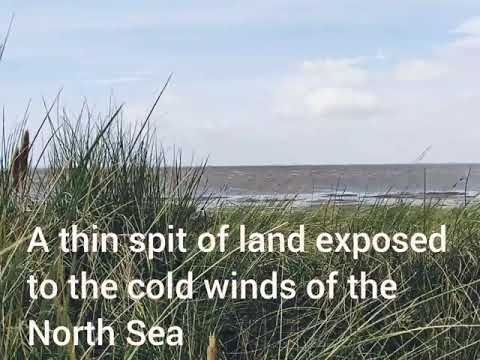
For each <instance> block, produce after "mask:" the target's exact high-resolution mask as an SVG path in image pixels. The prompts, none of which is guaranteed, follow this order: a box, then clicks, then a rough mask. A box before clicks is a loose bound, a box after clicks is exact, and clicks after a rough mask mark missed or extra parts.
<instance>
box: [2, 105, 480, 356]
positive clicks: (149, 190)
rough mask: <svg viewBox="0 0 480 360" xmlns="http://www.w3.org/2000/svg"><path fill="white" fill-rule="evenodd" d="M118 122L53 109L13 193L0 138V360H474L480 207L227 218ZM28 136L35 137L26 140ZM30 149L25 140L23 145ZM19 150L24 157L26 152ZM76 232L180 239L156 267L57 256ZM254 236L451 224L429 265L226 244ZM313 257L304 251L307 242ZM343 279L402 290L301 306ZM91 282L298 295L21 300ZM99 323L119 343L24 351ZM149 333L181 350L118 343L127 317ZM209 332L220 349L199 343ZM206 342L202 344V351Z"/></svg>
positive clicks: (238, 211)
mask: <svg viewBox="0 0 480 360" xmlns="http://www.w3.org/2000/svg"><path fill="white" fill-rule="evenodd" d="M120 114H121V112H112V114H111V115H110V116H109V117H108V118H107V120H106V121H105V122H103V123H102V125H100V126H98V125H97V123H96V122H94V121H91V115H89V114H88V111H86V110H85V111H84V112H83V115H82V116H80V117H79V120H78V121H76V122H71V121H70V120H69V119H68V118H66V117H63V116H59V117H58V118H57V119H52V118H51V116H50V112H48V114H47V116H46V118H45V122H44V125H45V127H44V128H43V129H42V130H41V131H43V132H44V133H45V134H46V136H44V138H45V137H46V139H47V140H46V141H45V145H43V146H41V145H40V144H38V143H35V141H32V144H30V145H29V148H30V149H31V151H30V155H29V163H30V165H29V170H28V172H27V171H26V172H25V178H24V179H23V180H22V181H23V184H24V185H23V186H22V188H23V189H24V190H19V189H18V188H17V186H16V183H15V182H12V181H11V170H10V169H11V168H12V166H13V167H15V166H16V165H15V164H14V163H13V164H12V162H11V161H12V158H13V161H15V158H18V156H17V157H12V154H13V153H14V152H15V147H16V146H17V144H19V143H21V137H22V134H23V133H24V132H23V130H24V129H23V127H21V128H20V129H18V130H17V131H16V132H14V133H13V134H12V136H10V137H8V136H7V135H6V134H3V136H2V139H3V141H2V144H1V149H2V156H1V159H0V166H1V168H0V170H1V172H0V301H1V305H0V306H1V308H0V357H2V358H5V359H63V358H65V359H100V358H102V359H165V360H167V359H168V360H170V359H202V358H206V356H207V351H210V354H211V355H210V356H213V355H212V354H213V353H214V352H215V355H216V359H245V360H247V359H248V360H250V359H252V360H253V359H277V360H279V359H295V360H302V359H304V360H311V359H477V358H479V357H480V327H479V325H480V264H479V262H480V260H479V259H480V258H479V255H480V241H479V239H480V209H479V208H477V207H475V206H471V207H466V208H462V209H442V208H439V207H435V206H425V207H423V208H421V207H414V206H410V205H405V204H403V205H397V206H386V205H385V206H384V205H382V204H378V205H375V206H359V207H337V206H335V204H330V205H328V206H323V207H319V208H315V209H302V210H298V209H292V208H290V207H289V206H288V204H283V205H275V204H273V206H268V207H267V206H264V205H255V206H244V207H237V208H223V207H222V206H221V204H220V205H218V204H217V206H215V207H208V206H207V205H208V204H207V202H208V196H204V195H205V194H204V192H203V184H204V181H203V180H204V179H203V168H202V167H183V166H182V164H181V158H180V157H179V156H177V157H176V158H175V159H174V160H173V163H172V162H170V161H167V159H166V156H165V153H164V152H163V150H162V148H161V147H160V146H159V145H158V144H157V143H156V142H155V140H154V139H155V135H154V132H153V129H151V128H150V127H149V125H148V122H145V124H144V125H143V126H141V127H140V128H139V129H138V130H136V131H135V130H130V129H128V128H126V127H124V125H123V123H122V121H121V120H120V117H119V116H120ZM34 138H38V137H37V136H35V137H34ZM29 142H30V140H29ZM22 148H23V147H22ZM223 223H226V224H230V226H231V229H232V233H231V241H230V242H229V243H228V244H227V246H228V249H227V251H226V252H225V253H219V252H213V253H209V254H203V253H199V252H198V251H197V250H196V249H195V246H194V245H193V239H194V238H195V237H196V235H198V234H200V233H201V232H204V231H209V230H210V231H214V230H218V228H219V227H220V225H221V224H223ZM72 224H77V225H78V226H79V227H80V228H81V229H84V230H85V231H88V230H89V229H90V226H91V225H92V224H96V225H97V226H98V228H99V230H101V231H105V232H107V231H111V232H115V233H118V234H128V233H132V232H134V231H139V232H157V231H159V232H163V231H166V230H167V226H168V224H173V225H175V226H177V227H180V226H181V227H183V228H185V229H186V231H187V232H188V234H189V237H188V239H187V240H188V241H187V244H188V245H189V248H190V250H189V252H188V253H186V254H183V253H178V254H170V255H168V256H159V257H157V258H155V259H153V260H151V261H149V260H148V259H146V257H145V256H144V255H140V254H136V255H132V254H130V253H129V252H128V251H127V247H126V246H122V245H121V246H120V251H119V252H118V253H115V254H113V253H107V254H83V253H77V254H64V253H61V252H60V251H58V247H57V246H55V245H56V244H54V242H55V241H56V235H57V232H58V230H59V229H60V228H62V227H69V226H70V225H72ZM239 224H245V225H247V226H248V228H249V229H250V230H251V231H259V232H266V231H269V230H271V229H277V231H285V232H287V231H289V230H293V229H295V228H296V227H298V225H299V224H305V227H306V229H307V232H308V235H309V236H308V238H309V239H314V236H315V234H318V233H319V232H322V231H328V232H355V231H363V232H368V233H377V232H386V233H394V232H399V231H402V232H406V233H412V232H417V231H423V232H426V233H428V232H432V231H437V230H438V228H439V226H440V225H441V224H447V226H448V243H449V252H448V253H446V254H442V255H438V254H436V255H432V254H428V253H425V254H414V253H408V254H402V255H399V254H395V253H385V254H374V253H369V254H365V255H364V256H362V257H361V258H360V259H359V260H355V261H354V260H352V258H351V257H349V256H347V255H341V254H332V255H329V254H318V253H316V252H314V251H313V250H312V251H308V252H307V253H306V254H301V255H300V254H283V253H267V254H262V255H258V254H240V253H239V252H238V251H237V250H236V249H237V243H236V242H235V239H236V238H238V233H237V232H236V231H238V225H239ZM35 226H41V227H42V228H43V230H44V233H45V236H46V238H47V239H49V241H50V242H51V246H50V248H51V251H50V252H49V253H42V252H40V251H35V252H33V253H31V254H28V253H27V252H26V249H27V244H28V241H29V239H30V236H31V234H32V232H33V230H34V228H35ZM307 245H308V246H310V247H311V248H312V249H313V240H312V243H309V244H307ZM334 270H338V271H339V272H340V279H346V278H347V276H349V275H350V274H358V273H359V272H361V271H367V272H368V273H369V274H370V276H371V277H373V278H375V279H377V280H382V279H386V278H393V279H395V280H396V281H397V283H398V285H399V289H398V291H397V294H398V296H397V298H396V299H393V300H382V299H376V300H363V301H358V300H352V299H350V297H349V296H348V291H347V290H348V289H347V288H346V287H345V286H339V287H338V288H337V290H336V296H335V299H333V300H328V299H322V300H316V301H315V300H310V299H308V298H307V297H306V296H304V295H302V294H304V293H305V292H304V291H302V290H303V289H304V288H305V284H306V283H307V281H308V280H310V279H312V278H315V277H324V276H326V275H327V274H328V273H330V272H331V271H334ZM81 271H87V273H88V274H89V275H90V277H92V278H94V279H97V280H98V281H101V280H103V279H106V278H110V279H113V280H115V281H116V282H117V283H118V285H119V288H120V289H123V288H125V286H126V284H127V283H128V282H129V281H130V280H132V279H134V278H138V277H141V278H143V279H145V280H148V279H151V278H160V279H161V278H163V277H164V276H165V274H166V273H167V272H168V271H173V272H174V274H175V276H176V277H178V278H182V277H185V276H186V274H187V272H188V271H192V272H193V273H194V274H195V279H196V282H195V285H196V288H197V289H198V287H200V286H201V283H202V279H222V278H229V277H230V275H231V272H232V271H236V272H237V273H238V275H237V277H238V278H243V279H247V278H254V279H257V280H258V281H260V280H262V279H264V278H266V277H268V276H270V274H271V273H272V271H277V272H278V274H280V275H281V277H282V278H287V277H288V278H292V279H293V280H295V282H296V284H297V293H298V294H299V295H298V296H297V297H296V298H295V299H293V300H284V301H282V300H280V299H278V300H263V299H256V300H232V299H228V298H227V299H223V300H220V299H213V300H209V299H207V298H205V297H204V296H203V295H201V296H199V297H196V298H195V299H194V300H180V299H172V300H168V299H165V300H160V301H151V300H142V301H138V302H135V301H132V300H131V299H129V298H128V296H127V294H126V293H125V292H123V291H120V292H119V293H118V299H117V300H115V301H110V300H101V299H100V300H91V299H90V300H85V301H78V300H73V299H70V298H69V297H67V296H66V295H65V292H62V293H61V294H60V295H59V296H58V297H57V298H56V299H54V300H36V301H34V302H32V301H31V300H30V299H29V297H28V292H27V288H26V280H27V277H28V276H29V274H31V273H36V274H37V275H38V276H39V277H40V278H47V277H48V278H51V279H54V280H56V281H57V283H58V284H59V286H60V288H63V287H64V286H65V281H66V278H67V276H68V275H69V274H77V275H79V274H80V272H81ZM99 317H102V318H103V319H104V320H105V321H106V322H108V323H109V324H111V325H112V326H113V327H114V328H115V330H116V333H117V334H118V335H117V337H116V341H117V343H116V345H115V346H113V347H108V346H104V347H89V346H87V345H86V343H83V344H82V345H80V346H78V347H75V348H74V347H72V346H67V347H58V346H54V345H52V346H33V347H32V346H29V345H28V343H27V326H28V320H30V319H35V320H38V321H41V320H45V319H50V320H51V321H52V322H53V323H54V325H65V326H68V327H73V326H75V325H80V324H84V323H85V322H86V321H89V320H94V319H96V318H99ZM133 318H135V319H140V320H143V321H144V322H145V323H146V324H147V325H149V326H153V325H158V324H161V325H165V326H169V325H170V324H175V325H180V326H181V327H182V328H183V330H184V345H183V346H182V347H164V346H160V347H158V346H152V345H147V344H146V345H144V346H142V347H132V346H129V345H127V344H126V342H125V340H124V339H125V337H126V336H125V335H126V334H125V331H126V324H127V322H128V321H130V320H131V319H133ZM209 335H214V336H215V339H216V346H215V350H216V351H212V346H210V350H208V347H209ZM210 345H211V344H210Z"/></svg>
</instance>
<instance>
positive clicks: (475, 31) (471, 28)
mask: <svg viewBox="0 0 480 360" xmlns="http://www.w3.org/2000/svg"><path fill="white" fill-rule="evenodd" d="M452 32H453V33H454V34H459V35H470V36H478V35H480V16H479V17H474V18H471V19H469V20H467V21H465V22H464V23H462V24H460V26H458V27H457V28H456V29H454V30H453V31H452Z"/></svg>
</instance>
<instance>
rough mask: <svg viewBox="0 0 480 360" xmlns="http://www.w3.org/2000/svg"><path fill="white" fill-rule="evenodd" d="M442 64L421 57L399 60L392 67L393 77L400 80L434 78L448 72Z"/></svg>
mask: <svg viewBox="0 0 480 360" xmlns="http://www.w3.org/2000/svg"><path fill="white" fill-rule="evenodd" d="M448 71H449V70H448V67H447V66H445V65H444V64H441V63H438V62H435V61H428V60H423V59H416V60H407V61H405V62H401V63H400V64H398V65H397V66H396V68H395V69H394V76H395V79H397V80H400V81H428V80H436V79H439V78H441V77H442V76H444V75H446V74H447V73H448Z"/></svg>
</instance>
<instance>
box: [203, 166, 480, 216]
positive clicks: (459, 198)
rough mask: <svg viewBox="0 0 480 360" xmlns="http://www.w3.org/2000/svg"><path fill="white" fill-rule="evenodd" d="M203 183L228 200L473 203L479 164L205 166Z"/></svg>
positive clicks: (478, 191) (212, 194)
mask: <svg viewBox="0 0 480 360" xmlns="http://www.w3.org/2000/svg"><path fill="white" fill-rule="evenodd" d="M205 172H206V174H205V179H206V181H205V183H204V189H205V193H206V194H209V196H210V197H211V199H212V200H214V201H215V200H219V201H222V203H224V204H226V205H230V206H238V205H246V204H255V203H272V202H282V201H288V202H290V203H291V205H292V206H295V207H312V206H320V205H322V204H326V203H335V204H344V205H358V204H379V203H381V204H395V203H411V204H413V205H422V204H425V203H428V204H434V205H438V206H446V207H454V206H465V205H470V204H472V203H476V202H477V199H478V198H479V194H480V164H457V163H456V164H420V163H416V164H389V165H298V166H209V167H207V168H206V171H205Z"/></svg>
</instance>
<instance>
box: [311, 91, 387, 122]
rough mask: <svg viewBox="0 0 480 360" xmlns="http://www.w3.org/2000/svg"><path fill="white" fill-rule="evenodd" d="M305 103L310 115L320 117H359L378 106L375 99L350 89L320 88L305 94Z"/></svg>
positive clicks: (368, 94)
mask: <svg viewBox="0 0 480 360" xmlns="http://www.w3.org/2000/svg"><path fill="white" fill-rule="evenodd" d="M305 103H306V105H307V107H308V109H309V111H310V112H311V113H312V114H318V115H322V116H329V115H331V116H334V115H349V114H352V115H359V114H361V113H365V112H372V111H374V110H375V109H376V108H377V106H378V100H377V97H376V96H375V95H373V94H370V93H368V92H362V91H357V90H353V89H351V88H321V89H317V90H313V91H312V92H310V93H308V94H306V98H305Z"/></svg>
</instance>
